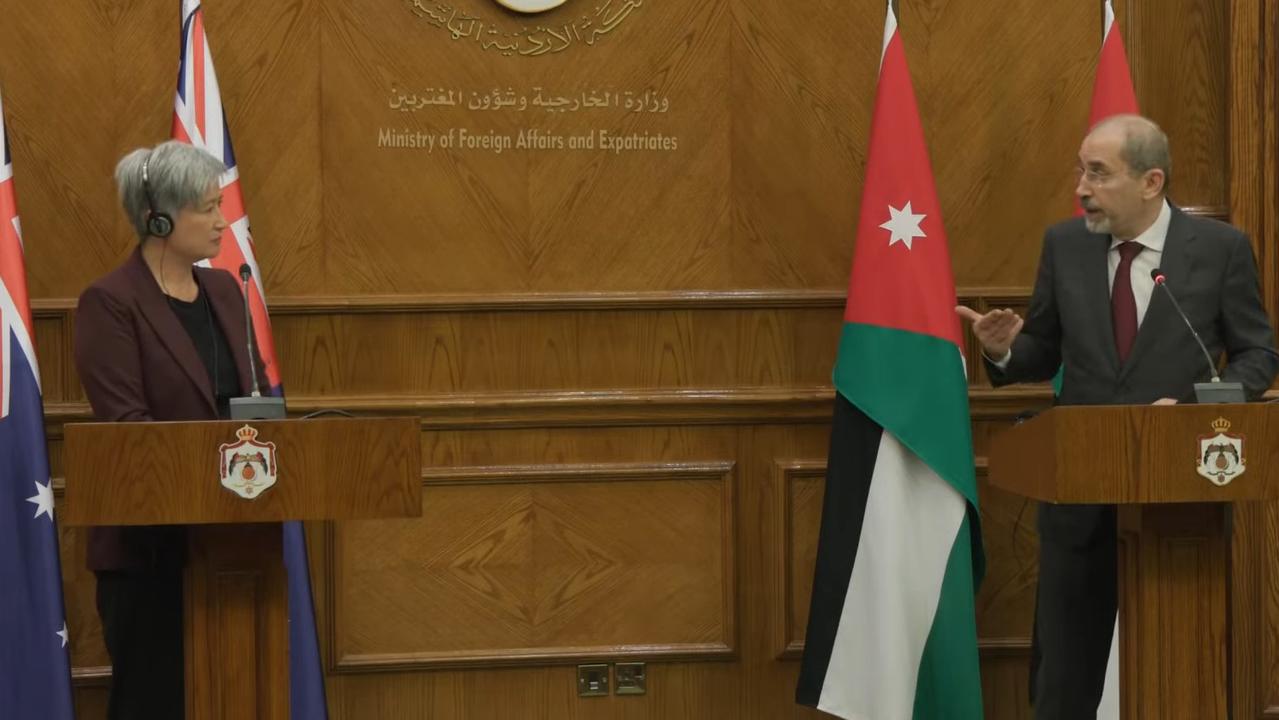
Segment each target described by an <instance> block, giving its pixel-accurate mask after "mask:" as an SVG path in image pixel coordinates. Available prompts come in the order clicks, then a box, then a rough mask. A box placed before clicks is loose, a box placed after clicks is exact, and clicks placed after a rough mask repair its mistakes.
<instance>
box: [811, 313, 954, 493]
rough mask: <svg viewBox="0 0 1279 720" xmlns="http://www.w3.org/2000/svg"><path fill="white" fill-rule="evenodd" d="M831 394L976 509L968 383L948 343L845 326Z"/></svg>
mask: <svg viewBox="0 0 1279 720" xmlns="http://www.w3.org/2000/svg"><path fill="white" fill-rule="evenodd" d="M834 381H835V389H837V390H838V391H839V392H840V393H842V394H843V395H844V397H846V398H848V401H849V402H851V403H853V404H854V405H856V406H857V407H859V408H861V409H862V411H863V412H865V413H866V414H867V415H868V416H870V417H871V418H872V419H873V420H874V421H875V422H877V423H879V424H880V426H882V427H883V428H884V429H885V430H887V431H888V432H891V433H893V435H895V436H896V437H897V438H898V439H899V440H901V442H902V444H903V445H905V446H906V447H908V448H910V450H911V452H913V453H915V454H916V455H918V456H919V457H920V458H921V459H922V460H923V461H924V462H925V463H927V464H928V465H929V467H931V468H932V469H933V471H934V472H936V473H937V474H938V475H940V476H941V477H942V479H944V480H946V481H947V482H949V483H950V484H951V485H953V486H954V487H955V490H957V491H958V492H959V493H960V494H961V495H963V496H964V497H965V498H966V499H967V500H968V503H969V504H970V505H972V506H973V508H976V507H977V477H976V472H975V470H974V463H973V440H972V428H971V427H970V425H969V423H970V422H971V417H970V415H969V413H968V380H967V374H966V373H965V371H964V362H963V358H962V357H961V356H960V352H959V348H958V347H957V346H955V344H954V343H951V342H948V341H946V340H942V339H941V338H938V337H933V336H931V335H921V334H919V333H912V332H907V331H904V330H897V329H893V328H883V327H876V326H873V325H862V324H858V323H845V324H844V329H843V332H842V334H841V336H840V343H839V359H838V360H836V362H835V373H834Z"/></svg>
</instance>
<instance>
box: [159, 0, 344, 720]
mask: <svg viewBox="0 0 1279 720" xmlns="http://www.w3.org/2000/svg"><path fill="white" fill-rule="evenodd" d="M180 2H181V6H182V52H181V59H180V61H179V64H178V89H177V94H176V95H175V97H174V101H173V139H175V140H180V141H182V142H187V143H191V144H192V145H195V146H196V147H199V148H203V149H204V150H207V151H208V152H210V153H211V154H212V155H213V156H214V157H217V158H220V159H221V160H222V162H223V163H224V164H225V165H226V166H227V173H226V174H225V175H223V176H222V182H221V186H222V214H223V215H224V216H226V219H227V223H228V227H227V229H226V230H225V231H224V232H223V234H222V251H221V252H220V253H218V256H217V257H215V258H213V259H212V260H206V261H204V263H202V264H206V265H211V266H212V267H216V268H221V269H223V270H227V271H229V272H230V273H231V274H232V275H237V276H238V275H239V272H240V265H241V264H248V266H249V267H250V268H251V269H252V272H253V275H252V277H253V282H251V283H250V284H249V296H248V297H247V298H245V302H247V303H248V304H249V309H250V311H251V313H252V315H253V331H254V340H255V342H256V344H257V348H258V352H259V353H260V354H261V356H262V362H263V364H264V365H265V366H266V379H267V383H268V384H269V385H270V392H271V394H273V395H282V394H283V389H282V386H281V380H280V368H279V366H278V365H277V364H276V359H275V339H274V337H273V336H272V333H271V317H270V315H268V314H267V307H266V294H265V292H264V291H263V288H264V287H265V286H264V284H263V282H262V272H261V270H260V269H259V268H258V260H257V253H256V252H255V251H254V247H253V236H252V235H251V234H250V233H249V215H248V212H247V211H246V210H245V206H244V195H243V193H242V192H241V191H240V169H239V167H238V166H237V165H236V162H235V152H234V151H233V150H232V149H231V132H230V130H229V129H228V128H227V122H226V114H225V113H224V112H223V108H222V93H221V90H220V88H219V86H218V76H217V73H215V72H214V70H213V53H212V52H210V51H209V39H208V35H207V34H206V33H205V30H204V11H203V10H201V9H200V2H199V0H180ZM284 565H285V569H286V570H287V571H288V578H289V709H290V714H291V715H292V717H294V718H298V719H302V718H305V719H306V720H322V719H323V718H326V717H328V708H327V706H326V702H325V696H324V671H323V668H322V667H321V665H320V648H319V643H318V641H317V638H316V633H315V609H314V604H313V602H312V597H311V576H310V567H309V565H308V563H307V552H306V537H305V535H303V534H302V523H300V522H289V523H284Z"/></svg>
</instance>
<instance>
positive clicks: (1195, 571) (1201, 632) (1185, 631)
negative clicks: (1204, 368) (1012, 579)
mask: <svg viewBox="0 0 1279 720" xmlns="http://www.w3.org/2000/svg"><path fill="white" fill-rule="evenodd" d="M1277 433H1279V407H1276V406H1272V405H1260V404H1247V405H1173V406H1149V405H1141V406H1123V405H1114V406H1062V407H1057V408H1054V409H1052V410H1049V411H1047V412H1044V413H1043V414H1041V415H1039V416H1037V417H1035V418H1033V419H1032V420H1029V421H1027V422H1025V423H1023V424H1021V425H1018V426H1016V427H1014V428H1013V429H1011V430H1009V431H1007V432H1005V433H1003V434H1001V435H1000V436H998V437H996V438H995V440H994V442H993V444H992V447H991V453H990V480H991V483H992V484H994V485H995V486H996V487H999V488H1001V489H1004V490H1007V491H1009V492H1012V493H1016V494H1018V495H1024V496H1026V497H1030V498H1034V499H1035V500H1039V501H1042V502H1051V503H1082V504H1099V503H1105V504H1111V503H1113V504H1116V505H1118V514H1119V613H1120V623H1119V627H1120V693H1121V701H1120V706H1121V712H1122V715H1123V717H1124V718H1129V719H1131V720H1136V719H1138V718H1161V719H1173V718H1187V719H1190V718H1193V719H1195V720H1202V719H1204V718H1225V717H1227V709H1226V708H1227V697H1228V692H1229V684H1230V679H1231V668H1230V664H1229V663H1230V653H1229V649H1228V644H1229V639H1230V635H1229V627H1228V625H1227V618H1228V613H1227V609H1228V598H1229V595H1228V592H1229V587H1230V585H1229V583H1230V578H1229V568H1230V520H1229V519H1230V507H1231V503H1235V502H1248V501H1259V500H1274V499H1275V498H1276V497H1279V481H1277V479H1276V476H1277V475H1279V442H1276V441H1275V439H1276V438H1279V434H1277Z"/></svg>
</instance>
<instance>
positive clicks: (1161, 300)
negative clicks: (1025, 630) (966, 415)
mask: <svg viewBox="0 0 1279 720" xmlns="http://www.w3.org/2000/svg"><path fill="white" fill-rule="evenodd" d="M1110 243H1111V237H1110V236H1109V235H1099V234H1097V233H1091V232H1088V230H1087V229H1086V228H1085V226H1084V221H1083V218H1076V219H1073V220H1067V221H1066V222H1063V223H1060V224H1058V225H1055V226H1053V227H1051V228H1049V229H1048V232H1047V233H1046V235H1045V237H1044V246H1043V254H1042V256H1041V257H1040V262H1039V276H1038V277H1037V278H1036V280H1035V289H1034V294H1033V295H1032V296H1031V300H1030V308H1029V310H1028V311H1027V313H1026V322H1025V325H1024V327H1023V328H1022V331H1021V333H1020V334H1019V335H1018V336H1017V339H1016V340H1015V341H1014V342H1013V346H1012V359H1011V360H1010V361H1009V363H1008V366H1007V367H1006V368H1005V369H1004V370H1002V371H1001V370H999V369H998V368H997V367H995V366H994V364H993V363H991V362H989V361H987V362H986V366H987V369H988V370H989V371H990V377H991V381H992V382H993V383H994V384H995V385H996V386H999V385H1006V384H1009V383H1015V382H1036V381H1044V380H1048V379H1049V378H1051V377H1052V376H1053V375H1054V374H1055V373H1056V372H1057V368H1058V366H1059V365H1062V364H1063V363H1064V374H1063V377H1062V385H1061V394H1060V395H1059V396H1058V398H1057V403H1058V404H1060V405H1111V404H1138V405H1141V404H1149V403H1152V402H1154V401H1155V400H1158V399H1159V398H1163V397H1170V398H1176V399H1178V400H1179V401H1182V402H1186V401H1193V399H1194V383H1196V382H1204V381H1207V380H1209V379H1210V377H1211V376H1210V373H1209V368H1208V363H1207V360H1206V359H1205V358H1204V356H1203V352H1202V351H1200V349H1199V346H1198V345H1196V344H1195V340H1194V338H1193V337H1192V336H1191V335H1190V331H1189V330H1188V329H1187V328H1186V326H1185V323H1184V322H1183V321H1182V320H1181V318H1180V317H1178V315H1177V312H1176V310H1175V309H1174V308H1173V306H1172V303H1171V302H1170V301H1169V300H1168V298H1167V297H1166V296H1165V294H1164V291H1163V290H1160V289H1159V288H1158V287H1156V288H1154V293H1153V294H1152V295H1151V297H1150V304H1149V306H1148V307H1147V309H1146V315H1145V317H1144V318H1143V320H1142V322H1141V327H1140V329H1139V331H1138V333H1137V340H1136V342H1135V343H1134V345H1133V348H1132V351H1131V352H1130V354H1129V356H1128V360H1127V361H1126V362H1124V363H1123V364H1122V365H1121V364H1120V362H1119V355H1118V352H1117V351H1116V350H1115V340H1114V331H1113V329H1112V323H1111V315H1110V285H1109V282H1110V281H1109V276H1108V271H1107V253H1108V252H1109V250H1110ZM1160 270H1161V271H1162V272H1163V274H1164V275H1165V276H1166V277H1167V287H1168V289H1169V290H1171V291H1172V294H1173V295H1174V296H1175V297H1176V298H1177V302H1178V303H1179V304H1180V305H1181V307H1182V309H1183V310H1185V311H1186V314H1187V315H1188V316H1189V317H1190V322H1192V323H1193V324H1194V326H1195V329H1196V330H1197V331H1198V332H1199V336H1200V337H1201V338H1203V341H1204V344H1205V345H1207V347H1208V352H1209V353H1210V354H1212V356H1213V358H1214V360H1216V361H1218V362H1219V361H1220V358H1221V355H1222V353H1225V355H1226V357H1227V358H1228V363H1227V364H1226V366H1225V368H1224V370H1223V371H1222V372H1221V379H1222V380H1223V381H1238V382H1242V383H1243V386H1244V389H1245V392H1246V393H1247V395H1248V397H1249V398H1250V399H1256V398H1257V397H1259V396H1260V395H1261V394H1262V393H1263V392H1264V391H1265V390H1266V389H1267V388H1269V387H1270V383H1271V381H1272V380H1274V377H1275V373H1276V370H1279V360H1277V359H1276V358H1275V356H1274V355H1272V354H1271V353H1270V352H1267V350H1266V349H1269V348H1273V347H1274V333H1273V332H1272V330H1271V327H1270V322H1269V320H1268V319H1267V318H1266V312H1265V309H1264V308H1263V306H1262V304H1261V292H1260V288H1259V281H1258V277H1257V266H1256V262H1255V261H1254V259H1253V255H1252V246H1251V245H1250V244H1249V242H1248V238H1247V237H1246V236H1245V235H1244V234H1243V233H1241V232H1240V231H1239V230H1237V229H1235V228H1233V227H1231V226H1229V225H1226V224H1225V223H1221V222H1217V221H1215V220H1208V219H1203V218H1197V217H1194V216H1191V215H1187V214H1185V213H1184V212H1181V211H1180V210H1178V209H1176V208H1173V210H1172V219H1171V221H1170V222H1169V225H1168V236H1167V239H1166V240H1165V242H1164V249H1163V254H1162V256H1161V257H1160ZM1263 348H1265V349H1263ZM1091 529H1092V528H1042V529H1041V530H1046V531H1055V530H1064V531H1065V532H1066V534H1067V535H1069V534H1070V532H1071V531H1072V530H1074V531H1083V532H1085V533H1086V532H1089V531H1090V530H1091ZM1063 539H1065V538H1063Z"/></svg>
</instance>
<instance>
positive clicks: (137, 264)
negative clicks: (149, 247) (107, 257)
mask: <svg viewBox="0 0 1279 720" xmlns="http://www.w3.org/2000/svg"><path fill="white" fill-rule="evenodd" d="M154 282H155V280H154V279H152V277H151V274H150V272H149V271H148V270H147V269H146V265H145V264H143V263H142V260H141V258H140V257H139V256H138V254H137V252H136V251H135V253H134V254H133V255H130V256H129V258H128V259H127V260H125V261H124V262H123V263H121V264H120V265H118V266H116V268H115V269H113V270H111V271H110V272H108V273H107V274H106V275H103V276H102V277H100V278H98V279H97V280H94V281H93V282H92V283H90V284H89V287H87V288H85V290H84V292H82V293H80V302H84V299H85V297H87V296H90V295H93V296H95V297H98V298H105V299H108V300H113V301H115V302H117V303H119V304H120V305H132V304H133V302H134V299H135V298H136V297H137V296H138V295H139V294H140V293H142V292H145V290H146V284H147V283H154Z"/></svg>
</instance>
